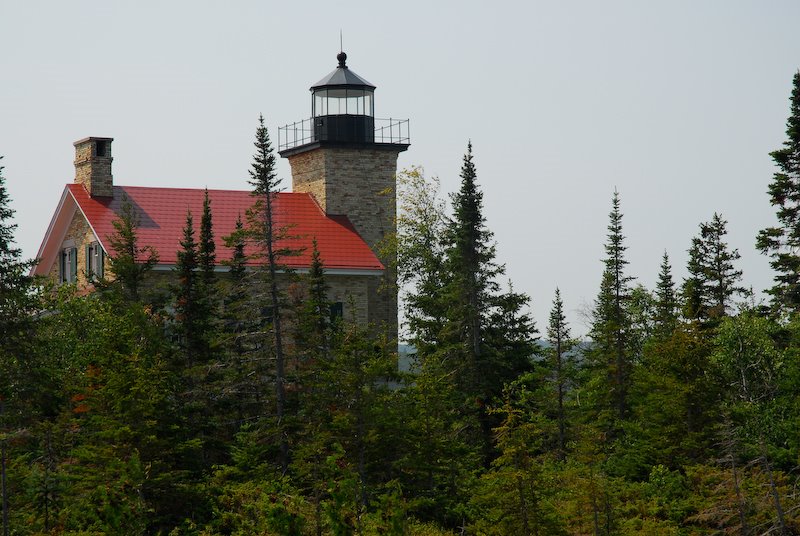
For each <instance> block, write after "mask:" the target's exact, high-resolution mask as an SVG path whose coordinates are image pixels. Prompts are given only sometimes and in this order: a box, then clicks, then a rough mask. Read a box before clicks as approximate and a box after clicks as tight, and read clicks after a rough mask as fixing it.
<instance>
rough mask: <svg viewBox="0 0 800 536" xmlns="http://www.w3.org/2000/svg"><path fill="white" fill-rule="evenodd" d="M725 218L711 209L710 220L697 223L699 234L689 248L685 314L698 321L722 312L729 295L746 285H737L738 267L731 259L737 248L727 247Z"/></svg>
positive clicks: (735, 256) (741, 291)
mask: <svg viewBox="0 0 800 536" xmlns="http://www.w3.org/2000/svg"><path fill="white" fill-rule="evenodd" d="M726 225H727V222H726V221H725V220H724V219H722V216H720V215H719V214H717V213H714V216H713V218H712V219H711V221H710V222H706V223H701V224H700V234H699V236H697V237H695V238H693V239H692V246H691V248H689V261H688V266H687V268H688V271H689V277H688V278H687V279H686V282H685V283H684V299H685V307H684V309H685V310H686V313H685V314H686V316H687V317H688V318H690V319H696V320H700V321H708V320H712V321H716V320H718V319H719V318H721V317H723V316H726V315H727V314H728V311H729V310H730V308H731V306H732V300H733V297H734V296H736V295H742V294H744V293H745V292H746V289H745V288H744V287H742V286H740V281H741V279H742V271H741V270H737V269H736V267H735V266H734V262H735V261H737V260H738V259H739V257H740V255H739V251H738V250H736V249H733V250H730V249H729V247H728V244H727V242H725V235H726V234H727V230H726Z"/></svg>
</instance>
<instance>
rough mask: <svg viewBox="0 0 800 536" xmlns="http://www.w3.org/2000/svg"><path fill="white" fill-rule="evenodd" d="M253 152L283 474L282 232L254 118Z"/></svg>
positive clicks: (256, 234)
mask: <svg viewBox="0 0 800 536" xmlns="http://www.w3.org/2000/svg"><path fill="white" fill-rule="evenodd" d="M254 145H255V148H256V152H255V154H254V155H253V162H252V164H251V167H250V184H251V185H252V186H253V192H252V193H253V195H254V196H255V197H256V203H255V205H254V206H253V208H252V210H251V211H250V220H251V221H250V223H251V224H252V225H251V228H250V231H251V233H252V234H253V238H254V241H255V242H256V244H257V245H258V247H259V248H260V250H261V252H262V255H263V260H264V261H265V275H266V283H267V287H268V289H269V294H268V296H267V300H266V302H267V304H268V306H269V310H270V316H271V323H272V334H273V343H274V346H273V350H274V352H275V401H276V407H275V417H276V420H277V423H278V433H279V435H280V439H279V443H280V458H281V459H280V465H281V467H282V470H283V471H284V472H285V471H286V469H287V467H288V463H289V444H288V441H287V438H286V434H285V430H284V416H285V413H286V386H285V382H286V356H285V352H284V350H285V349H284V342H283V326H282V317H283V311H282V301H281V299H280V292H279V290H278V281H277V273H278V262H279V260H280V257H281V254H282V253H283V251H282V250H281V249H280V248H279V245H278V243H277V242H278V241H279V239H280V238H281V234H282V231H281V229H279V228H276V226H275V215H274V206H275V199H276V197H277V194H278V191H279V183H280V179H279V178H278V176H277V174H276V172H275V153H274V152H273V149H272V142H271V141H270V139H269V133H268V132H267V127H266V126H265V124H264V116H263V115H260V116H259V117H258V128H257V129H256V140H255V143H254Z"/></svg>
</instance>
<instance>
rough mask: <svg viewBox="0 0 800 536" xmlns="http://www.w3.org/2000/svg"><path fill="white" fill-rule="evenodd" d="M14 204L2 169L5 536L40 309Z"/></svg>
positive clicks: (0, 427)
mask: <svg viewBox="0 0 800 536" xmlns="http://www.w3.org/2000/svg"><path fill="white" fill-rule="evenodd" d="M0 159H2V157H0ZM10 201H11V199H10V196H9V195H8V190H7V189H6V184H5V178H4V177H3V166H0V333H2V334H3V335H2V337H0V509H1V510H2V526H3V529H4V534H8V531H9V530H10V528H9V513H8V483H7V482H8V478H7V437H6V434H7V433H8V431H9V428H10V427H11V425H12V424H16V425H20V424H22V421H21V417H22V412H25V406H26V405H27V404H26V402H30V401H31V400H30V398H29V397H30V393H28V394H27V395H26V394H25V391H26V390H27V389H25V387H24V386H25V385H26V384H29V382H24V381H20V380H23V379H24V378H25V377H26V376H27V377H28V378H30V375H31V372H32V371H33V370H35V368H34V367H32V366H31V365H32V363H31V361H32V360H30V359H29V358H24V356H25V355H26V354H27V355H29V352H28V348H29V346H30V330H31V327H32V317H31V313H32V312H33V310H34V307H35V305H36V300H35V296H34V295H33V294H32V290H33V280H32V278H31V277H30V276H29V275H28V271H29V270H30V269H31V267H33V266H34V264H35V263H34V261H24V260H22V259H21V258H20V257H21V251H20V249H19V248H16V247H14V231H15V230H16V228H17V226H16V224H14V223H11V221H12V218H13V217H14V210H13V209H12V208H11V207H10V206H9V203H10Z"/></svg>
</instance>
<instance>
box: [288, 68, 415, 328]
mask: <svg viewBox="0 0 800 536" xmlns="http://www.w3.org/2000/svg"><path fill="white" fill-rule="evenodd" d="M336 59H337V60H338V63H339V64H338V66H337V67H336V68H335V69H334V70H333V71H331V72H330V73H329V74H328V75H327V76H325V77H324V78H323V79H322V80H320V81H319V82H317V83H316V84H314V85H313V86H311V118H310V119H304V120H302V121H299V122H296V123H292V124H289V125H286V126H284V127H281V128H280V129H278V152H279V154H280V155H281V156H282V157H284V158H287V159H288V160H289V164H290V165H291V168H292V190H293V191H294V192H306V193H309V194H311V195H312V196H313V197H314V198H315V199H316V200H317V203H319V205H320V207H321V208H322V210H324V211H325V213H326V214H328V215H331V216H334V215H343V216H347V217H348V219H349V220H350V222H351V223H352V224H353V226H354V227H355V229H356V231H357V232H358V233H359V234H360V235H361V237H362V238H363V239H364V241H365V242H366V243H367V244H368V245H369V246H370V247H371V248H372V249H373V251H374V252H375V253H376V255H377V257H378V258H379V259H380V261H381V263H383V265H384V267H385V270H384V273H383V275H382V277H374V278H371V279H372V280H371V281H370V282H369V283H368V304H369V306H368V307H369V309H368V311H367V318H368V320H369V321H370V322H372V323H374V324H375V325H378V326H384V327H385V328H387V329H388V330H389V333H390V334H394V335H396V333H397V292H396V290H395V288H396V287H395V284H394V283H395V274H394V271H393V268H392V267H393V266H394V264H395V259H394V258H392V257H390V256H388V254H387V253H385V252H382V251H380V250H379V246H380V244H381V242H382V241H383V239H384V238H386V237H387V236H388V235H391V234H393V233H394V232H395V211H396V204H395V195H394V193H395V188H396V179H395V174H396V172H397V157H398V155H399V154H400V153H401V152H403V151H405V150H406V149H408V146H409V144H410V139H409V130H408V120H407V119H405V120H398V119H377V118H376V117H375V86H374V85H372V84H370V83H369V82H367V81H366V80H365V79H363V78H361V77H360V76H359V75H357V74H356V73H355V72H353V71H352V70H351V69H350V68H349V67H348V66H347V63H346V62H347V54H345V53H344V52H340V53H339V54H338V56H337V57H336Z"/></svg>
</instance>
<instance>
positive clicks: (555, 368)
mask: <svg viewBox="0 0 800 536" xmlns="http://www.w3.org/2000/svg"><path fill="white" fill-rule="evenodd" d="M547 342H549V343H550V349H549V352H548V354H549V358H550V363H548V368H549V369H550V374H549V380H550V382H551V384H552V386H553V388H554V389H553V390H554V391H555V399H556V422H557V424H558V441H557V446H558V456H559V457H560V458H563V457H564V454H565V452H566V429H567V415H566V408H565V404H564V402H565V397H566V394H567V391H568V390H569V387H570V385H569V384H570V380H571V377H572V363H571V362H569V358H568V356H569V353H570V352H571V351H572V348H573V347H574V345H575V341H573V340H572V338H571V335H570V329H569V325H568V324H567V317H566V315H565V314H564V302H563V301H561V291H560V290H559V289H558V288H556V294H555V297H554V298H553V308H552V309H551V310H550V322H549V323H548V325H547Z"/></svg>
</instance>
